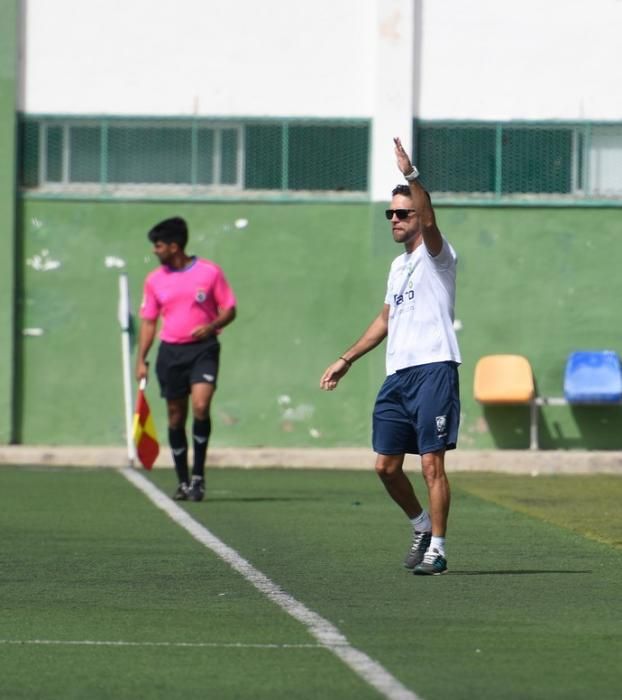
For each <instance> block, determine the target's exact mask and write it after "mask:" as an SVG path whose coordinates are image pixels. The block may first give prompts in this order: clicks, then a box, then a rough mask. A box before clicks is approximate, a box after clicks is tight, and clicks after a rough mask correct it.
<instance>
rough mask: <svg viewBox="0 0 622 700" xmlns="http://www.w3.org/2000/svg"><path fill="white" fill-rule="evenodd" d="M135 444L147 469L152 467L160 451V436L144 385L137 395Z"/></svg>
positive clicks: (137, 452)
mask: <svg viewBox="0 0 622 700" xmlns="http://www.w3.org/2000/svg"><path fill="white" fill-rule="evenodd" d="M133 435H134V444H135V445H136V454H137V455H138V459H139V460H140V463H141V464H142V465H143V467H144V468H145V469H151V467H153V464H154V462H155V461H156V459H157V457H158V454H159V453H160V445H159V444H158V436H157V433H156V429H155V424H154V422H153V417H152V415H151V409H150V408H149V404H148V403H147V397H146V396H145V391H144V389H143V387H142V383H141V387H140V388H139V389H138V396H137V397H136V410H135V412H134V431H133Z"/></svg>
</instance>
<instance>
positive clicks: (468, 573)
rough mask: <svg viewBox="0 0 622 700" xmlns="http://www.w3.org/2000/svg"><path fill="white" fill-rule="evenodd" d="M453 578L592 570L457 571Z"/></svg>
mask: <svg viewBox="0 0 622 700" xmlns="http://www.w3.org/2000/svg"><path fill="white" fill-rule="evenodd" d="M447 573H448V574H449V575H451V576H533V575H537V574H591V573H592V570H591V569H585V570H582V569H502V570H500V571H456V570H455V569H452V570H451V571H448V572H447Z"/></svg>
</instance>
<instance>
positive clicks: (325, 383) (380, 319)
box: [320, 304, 389, 391]
mask: <svg viewBox="0 0 622 700" xmlns="http://www.w3.org/2000/svg"><path fill="white" fill-rule="evenodd" d="M388 328H389V306H388V305H387V304H385V305H384V307H383V309H382V311H381V312H380V313H379V314H378V316H376V318H375V319H374V320H373V321H372V322H371V323H370V325H369V327H368V328H367V330H366V331H365V333H363V335H362V336H361V337H360V338H359V339H358V340H357V341H356V343H354V345H352V347H350V348H348V349H347V350H346V351H345V352H344V353H343V354H342V355H341V356H340V357H339V359H338V360H337V361H336V362H333V364H332V365H330V367H328V368H327V369H326V371H325V372H324V374H323V375H322V378H321V379H320V388H321V389H324V390H325V391H332V390H333V389H335V388H336V387H337V384H338V383H339V380H340V379H341V378H342V377H343V376H344V375H345V374H346V373H347V371H348V370H349V369H350V367H352V365H353V364H354V362H355V360H358V358H359V357H362V356H363V355H365V354H366V353H368V352H369V351H370V350H373V349H374V348H375V347H376V346H377V345H380V343H381V342H382V341H383V340H384V339H385V338H386V336H387V330H388Z"/></svg>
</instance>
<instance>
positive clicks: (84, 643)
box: [0, 639, 323, 649]
mask: <svg viewBox="0 0 622 700" xmlns="http://www.w3.org/2000/svg"><path fill="white" fill-rule="evenodd" d="M0 644H6V645H9V644H12V645H14V646H20V645H22V644H24V645H26V644H30V645H35V646H36V645H39V646H71V647H183V648H188V647H191V648H195V647H196V648H200V649H201V648H204V647H209V648H210V649H322V648H323V647H322V645H321V644H252V643H250V642H249V643H248V644H247V643H244V642H128V641H123V640H120V639H119V640H106V639H0Z"/></svg>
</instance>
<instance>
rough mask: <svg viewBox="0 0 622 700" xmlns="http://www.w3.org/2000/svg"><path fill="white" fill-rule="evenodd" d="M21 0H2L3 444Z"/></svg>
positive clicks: (8, 408) (7, 414)
mask: <svg viewBox="0 0 622 700" xmlns="http://www.w3.org/2000/svg"><path fill="white" fill-rule="evenodd" d="M17 4H18V3H17V0H4V1H3V2H2V3H0V243H1V245H2V256H0V299H2V302H1V303H0V444H1V443H7V442H11V441H12V440H13V438H14V426H13V372H14V366H15V363H14V309H15V304H14V290H15V276H14V275H15V269H16V265H15V125H16V117H15V114H16V112H15V109H16V98H17V77H16V76H17V39H16V37H17Z"/></svg>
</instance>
